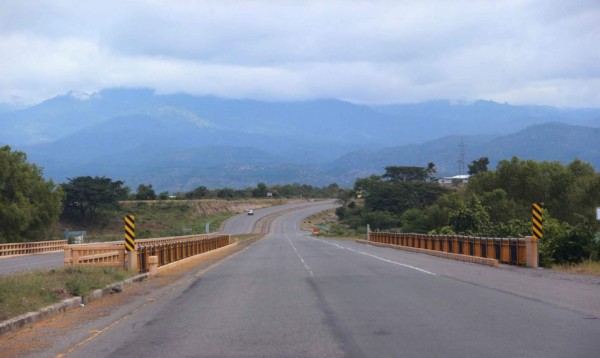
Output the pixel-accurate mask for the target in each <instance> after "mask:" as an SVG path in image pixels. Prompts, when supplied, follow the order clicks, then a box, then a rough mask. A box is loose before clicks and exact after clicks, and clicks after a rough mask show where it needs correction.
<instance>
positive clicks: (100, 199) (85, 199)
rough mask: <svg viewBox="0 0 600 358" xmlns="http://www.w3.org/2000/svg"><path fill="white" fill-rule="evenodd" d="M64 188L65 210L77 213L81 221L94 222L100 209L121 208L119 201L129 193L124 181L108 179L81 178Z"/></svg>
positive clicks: (63, 186)
mask: <svg viewBox="0 0 600 358" xmlns="http://www.w3.org/2000/svg"><path fill="white" fill-rule="evenodd" d="M62 188H63V191H64V192H65V193H66V199H65V210H69V211H76V212H78V213H79V215H80V218H81V219H85V218H86V217H88V218H89V219H90V220H91V221H92V222H93V221H94V217H95V215H96V210H97V209H98V208H100V207H102V208H113V209H116V208H119V200H122V199H125V198H127V195H128V193H129V188H126V187H123V182H122V181H120V180H117V181H113V180H112V179H110V178H106V177H93V178H92V177H91V176H81V177H77V178H73V179H69V182H68V183H66V184H62Z"/></svg>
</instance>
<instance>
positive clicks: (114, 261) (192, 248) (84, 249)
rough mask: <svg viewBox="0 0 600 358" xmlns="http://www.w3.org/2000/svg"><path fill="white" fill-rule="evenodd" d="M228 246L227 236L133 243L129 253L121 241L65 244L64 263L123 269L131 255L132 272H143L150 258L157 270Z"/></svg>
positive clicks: (137, 241)
mask: <svg viewBox="0 0 600 358" xmlns="http://www.w3.org/2000/svg"><path fill="white" fill-rule="evenodd" d="M229 244H230V237H229V235H219V234H207V235H189V236H174V237H162V238H154V239H142V240H136V245H135V251H134V252H133V253H128V252H126V251H125V243H124V242H123V241H115V242H112V243H95V244H76V245H66V246H65V247H64V251H65V259H64V264H65V266H76V265H94V266H113V267H125V264H126V262H125V260H126V259H127V257H130V258H131V257H132V256H135V258H136V260H135V262H137V265H135V267H134V268H133V269H134V270H137V271H139V272H147V271H148V269H149V265H148V261H149V258H150V256H157V257H158V266H159V267H160V266H164V265H168V264H170V263H173V262H175V261H179V260H183V259H185V258H188V257H191V256H195V255H199V254H202V253H205V252H208V251H212V250H215V249H218V248H220V247H223V246H227V245H229Z"/></svg>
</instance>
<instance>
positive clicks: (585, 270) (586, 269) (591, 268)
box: [552, 260, 600, 276]
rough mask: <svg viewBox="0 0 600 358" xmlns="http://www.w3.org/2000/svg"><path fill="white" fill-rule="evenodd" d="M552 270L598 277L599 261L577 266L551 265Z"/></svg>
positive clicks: (599, 273) (588, 261)
mask: <svg viewBox="0 0 600 358" xmlns="http://www.w3.org/2000/svg"><path fill="white" fill-rule="evenodd" d="M552 269H553V270H557V271H565V272H573V273H582V274H587V275H597V276H600V261H592V260H586V261H583V262H581V263H578V264H562V265H553V266H552Z"/></svg>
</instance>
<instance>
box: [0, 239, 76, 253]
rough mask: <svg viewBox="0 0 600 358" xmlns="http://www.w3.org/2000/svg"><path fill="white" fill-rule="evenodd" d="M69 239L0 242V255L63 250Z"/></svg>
mask: <svg viewBox="0 0 600 358" xmlns="http://www.w3.org/2000/svg"><path fill="white" fill-rule="evenodd" d="M66 244H67V240H53V241H37V242H21V243H9V244H0V256H14V255H30V254H40V253H44V252H56V251H61V250H63V248H64V246H65V245H66Z"/></svg>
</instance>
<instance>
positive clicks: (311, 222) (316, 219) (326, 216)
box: [302, 209, 365, 240]
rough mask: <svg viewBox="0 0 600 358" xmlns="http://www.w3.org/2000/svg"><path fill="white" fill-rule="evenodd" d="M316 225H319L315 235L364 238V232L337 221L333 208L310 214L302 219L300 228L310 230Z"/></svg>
mask: <svg viewBox="0 0 600 358" xmlns="http://www.w3.org/2000/svg"><path fill="white" fill-rule="evenodd" d="M317 226H321V227H322V228H324V229H322V230H320V232H319V234H317V236H320V237H335V238H340V239H352V240H354V239H364V236H365V234H364V233H360V232H357V231H356V230H353V229H351V228H350V227H349V226H348V225H344V224H341V223H339V222H338V218H337V216H336V215H335V209H329V210H325V211H321V212H319V213H316V214H314V215H311V216H309V217H307V218H306V219H304V221H303V222H302V229H304V230H312V229H314V228H316V227H317Z"/></svg>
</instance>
